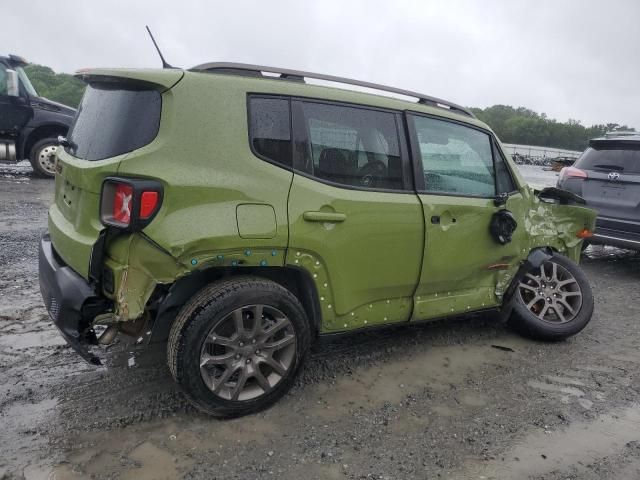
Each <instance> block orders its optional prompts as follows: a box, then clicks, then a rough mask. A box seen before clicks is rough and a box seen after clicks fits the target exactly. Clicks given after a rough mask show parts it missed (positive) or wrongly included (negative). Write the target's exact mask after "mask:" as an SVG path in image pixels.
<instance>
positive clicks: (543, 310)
mask: <svg viewBox="0 0 640 480" xmlns="http://www.w3.org/2000/svg"><path fill="white" fill-rule="evenodd" d="M547 310H549V304H547V303H545V304H544V307H542V310H541V311H540V313H539V314H538V318H541V319H543V320H544V316H545V315H546V313H547Z"/></svg>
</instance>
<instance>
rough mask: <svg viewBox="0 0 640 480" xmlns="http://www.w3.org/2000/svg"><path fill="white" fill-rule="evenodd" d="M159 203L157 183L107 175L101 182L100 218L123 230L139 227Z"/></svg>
mask: <svg viewBox="0 0 640 480" xmlns="http://www.w3.org/2000/svg"><path fill="white" fill-rule="evenodd" d="M161 204H162V185H161V184H160V183H158V182H155V181H153V180H140V179H132V178H114V177H110V178H107V179H105V181H104V182H103V184H102V195H101V199H100V221H101V222H102V224H103V225H106V226H110V227H116V228H120V229H123V230H128V231H137V230H142V229H143V228H144V227H146V226H147V225H148V224H149V223H150V222H151V220H153V217H154V216H155V215H156V213H158V210H160V205H161Z"/></svg>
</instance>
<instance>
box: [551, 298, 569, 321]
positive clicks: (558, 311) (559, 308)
mask: <svg viewBox="0 0 640 480" xmlns="http://www.w3.org/2000/svg"><path fill="white" fill-rule="evenodd" d="M558 303H559V302H554V304H553V310H554V311H555V312H556V315H558V317H560V321H561V322H562V323H564V322H566V321H567V319H566V318H565V316H564V313H562V310H563V308H562V307H564V305H562V306H558Z"/></svg>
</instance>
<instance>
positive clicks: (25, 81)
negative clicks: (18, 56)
mask: <svg viewBox="0 0 640 480" xmlns="http://www.w3.org/2000/svg"><path fill="white" fill-rule="evenodd" d="M16 72H18V77H20V82H21V83H22V86H23V87H24V89H25V90H26V91H27V93H28V94H29V96H30V97H37V96H38V92H36V89H35V88H33V85H31V80H29V77H27V74H26V73H25V71H24V69H23V68H22V67H18V68H16Z"/></svg>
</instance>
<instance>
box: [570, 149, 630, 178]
mask: <svg viewBox="0 0 640 480" xmlns="http://www.w3.org/2000/svg"><path fill="white" fill-rule="evenodd" d="M575 166H576V167H578V168H582V169H585V170H603V171H605V170H606V171H616V172H624V173H640V145H639V146H638V147H635V148H634V147H632V146H629V145H627V146H624V147H623V146H620V148H615V146H614V145H611V144H609V145H608V146H607V148H602V149H597V150H596V149H594V148H588V149H587V150H586V151H585V152H584V153H583V154H582V156H581V157H580V159H579V160H578V161H577V162H576V164H575Z"/></svg>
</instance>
